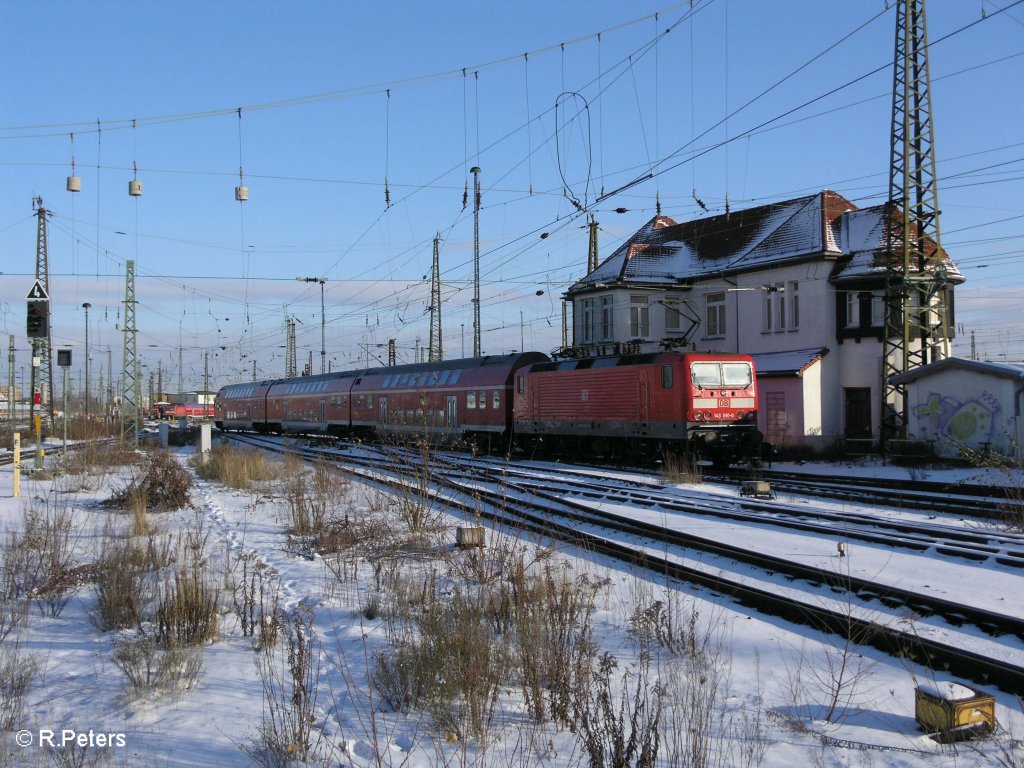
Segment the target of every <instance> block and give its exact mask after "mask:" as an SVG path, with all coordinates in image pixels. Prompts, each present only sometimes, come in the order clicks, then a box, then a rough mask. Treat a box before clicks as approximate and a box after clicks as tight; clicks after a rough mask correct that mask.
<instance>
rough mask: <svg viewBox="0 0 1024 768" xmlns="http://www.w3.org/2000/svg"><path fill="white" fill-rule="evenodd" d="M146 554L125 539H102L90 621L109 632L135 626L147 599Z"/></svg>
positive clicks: (140, 618)
mask: <svg viewBox="0 0 1024 768" xmlns="http://www.w3.org/2000/svg"><path fill="white" fill-rule="evenodd" d="M148 562H149V557H148V553H147V552H146V551H145V550H143V549H141V548H138V547H135V546H133V545H132V544H130V543H128V542H123V541H122V542H112V541H107V542H105V546H104V549H103V556H102V558H101V559H100V561H99V562H98V563H96V568H95V577H96V592H97V595H96V613H95V614H94V616H93V623H94V624H95V625H96V626H97V627H99V628H100V629H101V630H104V631H109V630H116V629H124V628H125V627H133V626H138V624H139V623H140V622H141V621H142V616H143V612H144V610H145V606H146V604H147V603H148V602H149V594H148V590H147V585H146V570H147V565H148Z"/></svg>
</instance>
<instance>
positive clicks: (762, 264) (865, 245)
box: [568, 190, 963, 295]
mask: <svg viewBox="0 0 1024 768" xmlns="http://www.w3.org/2000/svg"><path fill="white" fill-rule="evenodd" d="M884 235H885V221H884V208H883V207H882V206H877V207H875V208H867V209H864V210H859V209H858V208H857V206H856V205H854V204H853V203H851V202H850V201H849V200H847V199H846V198H844V197H843V196H842V195H839V194H838V193H836V192H832V191H830V190H823V191H821V192H818V193H815V194H813V195H807V196H806V197H799V198H796V199H794V200H786V201H784V202H780V203H771V204H769V205H762V206H758V207H757V208H747V209H745V210H741V211H733V212H730V213H726V214H721V215H719V216H711V217H707V218H701V219H694V220H692V221H687V222H683V223H679V222H677V221H675V220H673V219H671V218H669V217H668V216H661V215H658V216H655V217H654V218H652V219H651V220H650V221H648V222H647V223H646V224H644V226H643V227H641V228H640V229H639V230H637V232H636V233H635V234H633V235H632V236H631V237H630V238H629V239H628V240H626V242H625V243H623V244H622V245H620V246H619V247H618V248H617V249H616V250H615V252H614V253H612V255H611V256H609V257H608V258H606V259H605V260H604V261H603V262H601V264H599V265H598V267H597V269H595V270H594V271H593V272H591V273H590V274H588V275H586V276H585V277H584V278H582V279H581V280H579V281H578V282H577V283H576V284H575V285H573V286H572V287H571V288H569V291H568V293H569V295H572V294H574V293H578V292H580V291H586V290H593V289H595V288H605V287H614V286H617V285H618V286H627V285H628V286H636V285H643V286H652V287H653V286H671V285H680V284H688V283H692V282H695V281H697V280H700V279H709V278H713V277H720V276H722V275H725V274H736V273H741V272H751V271H756V270H763V269H766V268H769V267H775V266H780V265H783V264H785V263H788V262H795V261H801V260H806V259H810V258H823V259H828V260H830V261H835V262H836V266H835V269H834V270H833V275H832V279H833V280H848V279H855V278H864V277H872V276H877V274H878V273H879V270H881V271H882V272H884V269H885V249H884V247H882V244H883V243H884ZM933 252H934V245H933ZM944 262H945V263H944V266H945V268H946V273H947V275H948V276H949V278H950V279H951V280H953V281H954V282H962V280H963V277H962V276H961V275H960V273H959V272H958V271H957V270H956V266H955V265H954V264H953V263H952V261H950V260H949V259H948V257H947V256H945V254H944Z"/></svg>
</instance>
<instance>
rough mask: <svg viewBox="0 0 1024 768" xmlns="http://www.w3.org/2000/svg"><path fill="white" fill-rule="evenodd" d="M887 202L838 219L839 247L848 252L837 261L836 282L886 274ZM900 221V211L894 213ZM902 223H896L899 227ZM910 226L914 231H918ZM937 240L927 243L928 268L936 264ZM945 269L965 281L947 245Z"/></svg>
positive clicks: (956, 280) (951, 276) (958, 280)
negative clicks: (930, 262) (885, 204)
mask: <svg viewBox="0 0 1024 768" xmlns="http://www.w3.org/2000/svg"><path fill="white" fill-rule="evenodd" d="M885 210H886V207H885V206H884V205H875V206H872V207H870V208H860V209H856V210H851V211H847V212H845V213H844V214H843V215H842V216H841V217H840V220H839V222H838V224H839V247H840V249H841V250H842V252H843V254H844V255H845V256H848V257H849V258H845V259H842V260H840V261H838V262H837V263H836V266H835V269H834V270H833V272H832V275H831V279H832V280H833V281H834V282H845V281H850V280H860V279H863V278H870V277H878V276H881V275H884V274H885V267H886V260H887V258H888V248H887V246H886V229H887V227H886V219H885ZM893 216H894V218H895V219H896V221H897V223H898V222H899V216H900V213H899V212H898V211H896V212H895V213H894V214H893ZM899 229H900V227H899V226H897V227H896V231H899ZM916 231H917V230H916V229H915V228H913V227H912V228H911V233H912V234H914V233H916ZM935 250H936V248H935V242H934V241H932V240H931V239H928V240H927V241H926V244H925V255H926V256H927V258H928V259H929V260H930V261H932V264H931V266H930V267H928V269H929V271H931V270H932V269H934V268H935V263H936V261H935V260H934V257H935ZM938 263H941V265H942V269H943V270H944V271H945V276H946V278H948V279H949V280H950V281H952V282H954V283H962V282H963V281H964V277H963V275H962V274H961V273H960V270H959V269H957V267H956V264H954V263H953V260H952V259H951V258H949V254H948V253H946V251H945V249H943V251H942V257H941V262H938Z"/></svg>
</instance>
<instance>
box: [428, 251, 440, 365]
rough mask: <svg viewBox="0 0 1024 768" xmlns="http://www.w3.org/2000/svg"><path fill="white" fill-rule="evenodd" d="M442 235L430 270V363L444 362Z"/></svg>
mask: <svg viewBox="0 0 1024 768" xmlns="http://www.w3.org/2000/svg"><path fill="white" fill-rule="evenodd" d="M440 245H441V235H440V233H438V235H437V236H436V237H435V238H434V261H433V266H431V268H430V343H429V345H428V348H429V349H428V354H427V358H428V359H429V360H430V362H434V361H435V360H444V342H443V341H442V338H441V256H440V252H439V248H440Z"/></svg>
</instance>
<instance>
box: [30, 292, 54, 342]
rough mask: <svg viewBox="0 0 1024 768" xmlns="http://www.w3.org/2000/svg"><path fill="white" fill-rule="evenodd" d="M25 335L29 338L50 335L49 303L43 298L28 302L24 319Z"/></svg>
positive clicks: (44, 337)
mask: <svg viewBox="0 0 1024 768" xmlns="http://www.w3.org/2000/svg"><path fill="white" fill-rule="evenodd" d="M25 330H26V335H27V336H28V337H29V338H30V339H46V338H49V335H50V303H49V302H48V301H44V300H36V301H29V302H28V315H27V317H26V321H25Z"/></svg>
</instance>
